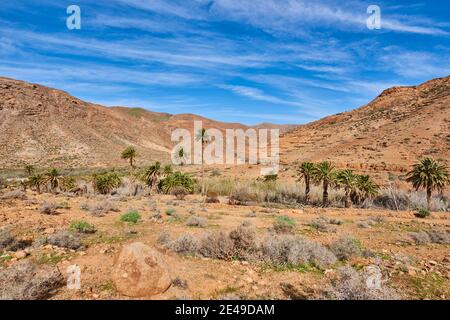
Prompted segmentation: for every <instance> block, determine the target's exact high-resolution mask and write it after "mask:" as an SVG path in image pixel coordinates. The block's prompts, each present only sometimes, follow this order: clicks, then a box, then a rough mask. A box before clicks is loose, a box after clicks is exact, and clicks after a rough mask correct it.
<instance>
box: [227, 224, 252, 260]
mask: <svg viewBox="0 0 450 320" xmlns="http://www.w3.org/2000/svg"><path fill="white" fill-rule="evenodd" d="M229 238H230V239H231V240H232V242H233V256H234V257H236V258H240V259H246V258H247V257H248V256H249V255H250V254H252V253H253V252H255V251H256V249H257V239H256V230H255V229H254V228H253V225H252V224H251V223H249V222H247V221H244V222H243V223H242V224H241V225H240V226H239V227H237V228H236V229H234V230H232V231H230V233H229Z"/></svg>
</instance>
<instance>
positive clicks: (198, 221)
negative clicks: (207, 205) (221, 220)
mask: <svg viewBox="0 0 450 320" xmlns="http://www.w3.org/2000/svg"><path fill="white" fill-rule="evenodd" d="M186 225H187V226H188V227H199V228H206V227H208V220H207V219H205V218H202V217H197V216H190V217H189V218H188V219H187V221H186Z"/></svg>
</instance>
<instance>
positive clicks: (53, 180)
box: [44, 168, 64, 192]
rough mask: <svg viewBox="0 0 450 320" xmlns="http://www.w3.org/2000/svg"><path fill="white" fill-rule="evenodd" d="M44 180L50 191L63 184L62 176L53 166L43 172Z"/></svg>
mask: <svg viewBox="0 0 450 320" xmlns="http://www.w3.org/2000/svg"><path fill="white" fill-rule="evenodd" d="M44 181H45V183H47V184H48V185H49V186H50V191H51V192H55V191H56V190H57V189H58V188H60V187H61V186H62V185H63V183H64V177H63V176H61V175H60V174H59V172H58V170H57V169H55V168H53V169H50V170H49V171H48V172H47V173H46V174H45V178H44Z"/></svg>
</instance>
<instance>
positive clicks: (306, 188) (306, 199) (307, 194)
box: [305, 177, 310, 203]
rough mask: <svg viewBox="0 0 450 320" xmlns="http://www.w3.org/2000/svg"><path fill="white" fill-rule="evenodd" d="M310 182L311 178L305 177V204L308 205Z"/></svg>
mask: <svg viewBox="0 0 450 320" xmlns="http://www.w3.org/2000/svg"><path fill="white" fill-rule="evenodd" d="M309 184H310V181H309V177H305V202H306V203H308V202H309V191H310V186H309Z"/></svg>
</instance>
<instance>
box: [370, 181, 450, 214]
mask: <svg viewBox="0 0 450 320" xmlns="http://www.w3.org/2000/svg"><path fill="white" fill-rule="evenodd" d="M373 206H375V207H380V208H385V209H389V210H405V211H406V210H419V209H420V208H426V207H427V197H426V193H425V192H422V191H405V190H400V189H396V188H393V187H389V188H385V189H382V190H381V193H380V195H379V196H377V197H375V198H374V199H373ZM431 209H432V210H433V211H449V210H450V207H449V200H448V198H447V197H445V196H442V195H436V196H433V197H431Z"/></svg>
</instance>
